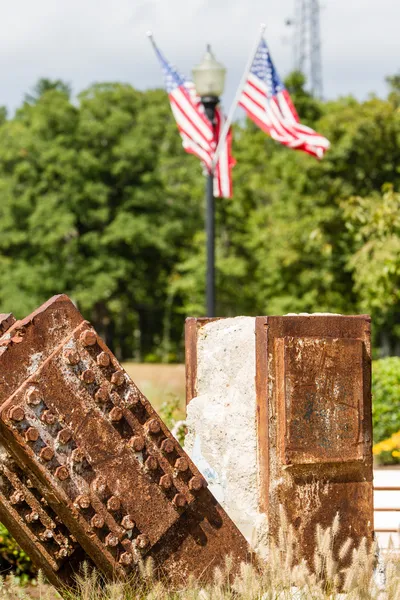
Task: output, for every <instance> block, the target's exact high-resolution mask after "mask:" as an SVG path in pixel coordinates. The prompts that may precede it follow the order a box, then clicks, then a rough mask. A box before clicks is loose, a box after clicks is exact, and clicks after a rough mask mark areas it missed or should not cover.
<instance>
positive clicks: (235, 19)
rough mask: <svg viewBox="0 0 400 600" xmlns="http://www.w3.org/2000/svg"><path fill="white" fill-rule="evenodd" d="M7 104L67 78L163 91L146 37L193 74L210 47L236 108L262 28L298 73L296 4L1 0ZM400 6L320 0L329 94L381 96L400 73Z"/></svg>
mask: <svg viewBox="0 0 400 600" xmlns="http://www.w3.org/2000/svg"><path fill="white" fill-rule="evenodd" d="M0 5H1V20H0V72H1V74H2V85H1V88H0V89H1V92H0V105H6V106H7V107H8V108H9V110H10V111H11V112H12V111H14V110H15V108H16V107H18V105H20V103H21V102H22V99H23V97H24V94H25V93H26V92H28V91H29V90H30V89H31V88H32V86H33V85H34V84H35V82H36V81H37V80H38V79H39V78H40V77H48V78H54V79H63V80H65V81H66V82H68V83H70V84H71V86H72V89H73V92H74V94H77V93H79V92H80V91H81V90H82V89H84V88H86V87H88V86H89V85H90V84H91V83H94V82H100V81H102V82H104V81H123V82H128V83H130V84H132V85H133V86H134V87H136V88H138V89H147V88H153V87H160V86H162V84H163V80H162V75H161V71H160V68H159V65H158V63H157V60H156V58H155V55H154V53H153V50H152V48H151V45H150V43H149V40H148V38H147V37H146V31H148V30H149V29H151V30H152V31H153V34H154V36H155V39H156V41H157V43H158V45H159V46H160V48H161V49H162V51H163V52H164V54H165V55H166V57H167V59H168V60H169V61H170V62H172V63H174V64H175V65H176V66H177V67H178V69H179V70H180V71H181V72H183V73H184V74H186V75H190V72H191V68H192V66H193V65H195V64H196V63H198V62H199V61H200V60H201V58H202V55H203V53H204V51H205V46H206V44H207V43H211V45H212V48H213V51H214V53H215V55H216V57H217V59H218V60H219V61H221V62H222V63H223V64H224V65H225V66H226V68H227V81H226V89H225V94H224V97H223V101H224V104H225V105H229V103H230V102H231V101H232V99H233V96H234V93H235V90H236V87H237V85H238V83H239V81H240V78H241V75H242V72H243V69H244V66H245V64H246V62H247V57H248V54H249V52H250V49H251V47H252V46H253V44H254V39H255V37H256V36H257V34H258V30H259V24H260V23H261V22H264V23H266V25H267V29H266V39H267V41H268V44H269V46H270V50H271V53H272V56H273V58H274V62H275V65H276V67H277V68H278V71H279V72H280V74H281V76H285V74H287V73H288V72H289V71H290V70H291V69H292V67H293V49H292V46H293V44H292V42H291V36H292V30H291V28H289V27H287V26H286V25H285V21H286V19H288V18H291V17H293V16H294V0H263V1H261V0H13V1H12V2H11V0H1V1H0ZM399 23H400V2H399V0H322V1H321V37H322V63H323V82H324V96H325V97H326V98H335V97H337V96H339V95H347V94H353V95H355V96H357V97H358V98H360V99H364V98H366V97H368V95H369V94H370V93H372V92H374V93H376V94H378V95H384V94H385V92H386V85H385V81H384V79H385V76H386V75H388V74H393V73H396V72H398V71H400V42H399V39H400V38H399Z"/></svg>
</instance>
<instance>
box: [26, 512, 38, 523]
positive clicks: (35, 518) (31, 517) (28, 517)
mask: <svg viewBox="0 0 400 600" xmlns="http://www.w3.org/2000/svg"><path fill="white" fill-rule="evenodd" d="M25 520H26V521H27V522H28V523H35V522H36V521H39V514H38V513H37V512H35V511H32V512H30V513H29V514H27V515H26V517H25Z"/></svg>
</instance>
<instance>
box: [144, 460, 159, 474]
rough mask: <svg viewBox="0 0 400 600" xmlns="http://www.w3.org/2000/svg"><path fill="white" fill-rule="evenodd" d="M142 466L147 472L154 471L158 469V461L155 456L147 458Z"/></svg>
mask: <svg viewBox="0 0 400 600" xmlns="http://www.w3.org/2000/svg"><path fill="white" fill-rule="evenodd" d="M144 464H145V467H146V469H148V470H149V471H156V469H158V460H157V459H156V457H155V456H149V457H148V458H146V461H145V463H144Z"/></svg>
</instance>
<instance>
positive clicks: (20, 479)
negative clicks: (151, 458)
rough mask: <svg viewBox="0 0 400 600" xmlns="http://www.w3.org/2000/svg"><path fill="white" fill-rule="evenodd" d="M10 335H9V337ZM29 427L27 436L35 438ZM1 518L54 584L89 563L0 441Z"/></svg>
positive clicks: (6, 322)
mask: <svg viewBox="0 0 400 600" xmlns="http://www.w3.org/2000/svg"><path fill="white" fill-rule="evenodd" d="M14 323H15V318H14V317H13V315H11V314H6V315H0V332H1V334H4V333H5V332H6V331H7V330H8V329H9V328H10V327H11V326H12V325H13V324H14ZM9 339H11V338H9ZM38 435H39V434H38V431H37V430H36V429H34V428H32V427H31V428H29V429H28V430H27V431H26V434H25V436H26V439H27V440H29V441H35V440H37V439H38ZM0 520H1V522H2V523H3V524H4V525H5V526H6V527H7V529H8V530H9V532H10V533H11V535H12V536H13V537H14V539H15V540H16V541H17V543H18V544H19V545H20V546H21V547H22V548H23V549H24V551H25V552H26V553H27V554H28V555H29V556H30V557H31V559H32V561H33V562H34V563H35V565H36V566H37V567H38V568H40V569H42V571H43V572H44V574H45V575H46V577H47V579H48V580H49V581H50V582H51V583H52V584H53V585H55V586H56V587H58V588H62V587H65V586H67V587H72V586H74V585H75V579H74V575H75V573H76V572H77V571H78V570H79V566H80V565H81V563H82V562H83V561H85V562H86V563H87V564H90V562H91V561H90V559H89V557H88V556H87V555H86V554H85V553H84V551H83V550H82V548H81V547H80V546H79V544H78V543H77V541H76V540H75V539H74V538H73V537H72V536H71V535H70V532H69V531H68V529H67V528H66V527H65V525H64V524H63V523H61V521H60V519H59V518H58V516H57V515H56V514H55V513H54V511H53V510H52V509H51V508H50V506H49V505H48V503H47V502H46V500H45V499H44V498H43V490H42V491H41V490H40V485H39V484H38V481H37V480H36V478H35V477H34V476H33V475H32V474H30V476H28V475H27V474H26V473H25V472H24V471H23V470H22V469H21V468H20V467H19V466H18V465H17V464H16V463H15V461H14V460H13V459H12V458H11V456H10V455H9V454H8V453H7V451H6V450H5V448H4V447H3V446H2V445H0Z"/></svg>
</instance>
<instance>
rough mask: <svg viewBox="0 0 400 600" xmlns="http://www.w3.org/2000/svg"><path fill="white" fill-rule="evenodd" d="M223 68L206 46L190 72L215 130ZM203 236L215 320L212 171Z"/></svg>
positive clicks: (210, 313) (210, 306) (209, 300)
mask: <svg viewBox="0 0 400 600" xmlns="http://www.w3.org/2000/svg"><path fill="white" fill-rule="evenodd" d="M225 73H226V69H225V67H224V66H223V65H221V63H219V62H217V60H216V59H215V57H214V55H213V53H212V52H211V46H209V45H208V46H207V52H206V53H205V55H204V57H203V60H202V61H201V63H200V64H199V65H197V66H196V67H194V69H193V81H194V85H195V88H196V92H197V94H198V95H199V96H200V97H201V102H202V104H203V106H204V110H205V113H206V115H207V117H208V119H209V120H210V122H211V123H212V125H213V128H214V127H215V109H216V107H217V105H218V103H219V98H220V96H221V95H222V93H223V91H224V85H225ZM206 234H207V275H206V298H207V301H206V309H207V313H206V315H207V316H208V317H215V207H214V169H211V170H210V171H209V172H208V174H207V181H206Z"/></svg>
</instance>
